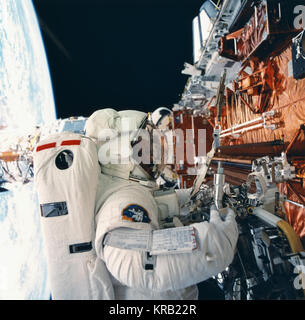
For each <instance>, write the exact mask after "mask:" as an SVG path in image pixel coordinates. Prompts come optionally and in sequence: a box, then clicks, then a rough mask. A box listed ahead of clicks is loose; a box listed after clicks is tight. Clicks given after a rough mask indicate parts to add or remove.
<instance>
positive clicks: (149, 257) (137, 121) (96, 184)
mask: <svg viewBox="0 0 305 320" xmlns="http://www.w3.org/2000/svg"><path fill="white" fill-rule="evenodd" d="M153 127H154V126H153V124H152V123H150V121H149V118H148V116H147V114H146V113H144V112H139V111H134V110H127V111H120V112H117V111H115V110H114V109H102V110H98V111H96V112H95V113H93V114H92V115H91V116H90V117H89V119H88V120H87V123H86V128H85V129H86V137H84V136H80V135H77V134H73V133H62V134H59V135H55V136H51V137H49V138H48V140H46V141H43V142H41V143H40V144H39V145H38V146H37V149H36V153H35V155H34V169H35V181H36V188H37V191H38V196H39V202H40V206H41V218H42V228H43V235H44V242H45V251H46V256H47V262H48V269H49V278H50V285H51V290H52V296H53V298H54V299H117V300H125V299H126V300H127V299H132V300H134V299H145V300H152V299H158V300H160V299H173V300H178V299H179V300H180V299H187V300H191V299H197V298H198V288H197V286H196V284H197V283H200V282H202V281H204V280H206V279H209V278H210V277H212V276H215V275H217V274H218V273H220V272H222V271H224V270H225V269H226V268H227V267H228V266H229V264H230V263H231V262H232V260H233V257H234V251H235V247H236V243H237V238H238V229H237V224H236V221H235V214H234V212H233V211H232V210H230V209H228V210H227V215H226V219H225V220H222V219H221V218H220V216H219V213H218V212H217V210H216V209H215V208H212V209H211V217H210V221H209V222H207V221H205V222H200V223H194V224H192V225H191V226H190V227H192V230H193V235H192V236H193V237H194V238H195V240H196V248H192V250H189V251H185V252H184V251H181V252H180V251H179V248H178V249H177V248H175V250H173V251H171V250H170V248H169V249H168V248H167V249H168V250H167V251H164V252H162V246H163V244H162V243H161V244H160V243H158V246H159V248H161V251H160V253H155V254H150V252H148V251H147V250H146V243H144V242H141V241H142V240H143V235H145V236H146V235H147V234H150V233H151V232H155V231H158V232H161V233H160V235H161V239H164V238H162V236H163V237H164V236H165V235H166V233H168V232H169V230H171V231H176V230H177V232H178V231H179V230H180V229H179V226H181V224H180V223H179V214H180V212H181V207H182V205H183V203H184V202H185V201H187V199H188V194H187V193H185V192H181V191H179V190H178V191H175V190H174V189H172V190H167V189H165V190H164V189H160V188H159V186H158V185H157V184H156V178H157V177H158V175H159V174H160V171H161V170H162V168H164V164H162V163H158V164H154V163H144V162H143V163H141V162H140V161H138V159H137V160H136V161H135V160H134V151H135V150H137V152H136V153H139V149H137V147H139V145H141V143H142V147H143V145H144V144H143V142H144V141H145V139H146V138H147V137H148V140H150V138H151V136H152V134H151V133H152V130H151V129H152V128H153ZM141 130H142V131H143V132H144V131H147V132H148V133H149V134H148V135H144V134H143V135H141V134H139V132H142V131H141ZM143 132H142V133H143ZM145 137H146V138H145ZM154 147H155V146H154V145H153V146H150V149H149V150H150V151H152V153H153V152H154ZM142 151H143V150H141V152H142ZM141 152H140V153H141ZM67 155H68V156H69V161H68V160H67V161H65V160H64V158H65V157H66V156H67ZM143 156H144V155H143V154H142V160H143ZM71 159H72V161H71ZM149 159H150V160H151V155H150V157H149ZM54 164H55V165H54ZM169 217H172V218H173V217H174V218H173V219H172V221H174V222H173V223H174V225H173V228H169V229H168V226H167V225H166V221H168V218H169ZM177 217H178V218H177ZM175 218H177V219H175ZM178 229H179V230H178ZM181 230H182V229H181ZM120 232H121V233H120ZM179 232H180V231H179ZM122 234H123V235H125V236H124V237H122ZM120 235H121V238H118V237H120ZM117 236H118V237H117ZM116 237H117V238H116ZM165 238H166V237H165ZM109 239H115V240H116V241H114V242H111V241H108V240H109ZM153 239H154V238H153ZM164 245H165V244H164Z"/></svg>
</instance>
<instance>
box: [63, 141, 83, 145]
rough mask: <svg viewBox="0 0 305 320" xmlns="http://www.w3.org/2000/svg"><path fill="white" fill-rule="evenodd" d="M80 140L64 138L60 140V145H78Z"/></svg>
mask: <svg viewBox="0 0 305 320" xmlns="http://www.w3.org/2000/svg"><path fill="white" fill-rule="evenodd" d="M79 145H80V140H66V141H62V143H61V146H79Z"/></svg>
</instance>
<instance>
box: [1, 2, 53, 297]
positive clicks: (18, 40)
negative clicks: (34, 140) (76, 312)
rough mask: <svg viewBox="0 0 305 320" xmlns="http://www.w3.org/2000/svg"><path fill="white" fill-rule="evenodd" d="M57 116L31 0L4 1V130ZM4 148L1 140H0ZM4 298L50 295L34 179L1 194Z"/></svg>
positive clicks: (27, 126) (27, 127) (23, 127)
mask: <svg viewBox="0 0 305 320" xmlns="http://www.w3.org/2000/svg"><path fill="white" fill-rule="evenodd" d="M55 120H56V109H55V103H54V97H53V91H52V85H51V78H50V73H49V69H48V63H47V57H46V52H45V49H44V45H43V39H42V35H41V32H40V29H39V24H38V19H37V16H36V13H35V9H34V6H33V4H32V2H31V0H5V1H1V2H0V131H1V134H3V132H4V133H6V134H9V133H10V132H11V133H12V134H14V135H16V134H17V133H18V135H22V134H27V133H28V132H29V131H30V130H31V129H33V128H35V126H36V125H39V126H43V125H44V124H47V123H49V122H52V121H55ZM0 149H1V139H0ZM0 252H1V258H0V299H14V300H19V299H22V300H26V299H49V298H50V290H49V285H48V278H47V266H46V259H45V255H44V250H43V240H42V234H41V228H40V210H39V204H38V200H37V194H36V192H35V188H34V186H33V182H29V183H27V184H21V183H14V184H12V185H11V187H10V188H9V191H8V192H1V193H0Z"/></svg>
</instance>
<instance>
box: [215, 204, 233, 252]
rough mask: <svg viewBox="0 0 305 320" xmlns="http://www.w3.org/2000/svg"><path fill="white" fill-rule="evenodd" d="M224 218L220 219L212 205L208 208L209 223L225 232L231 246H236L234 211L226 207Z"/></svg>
mask: <svg viewBox="0 0 305 320" xmlns="http://www.w3.org/2000/svg"><path fill="white" fill-rule="evenodd" d="M225 211H226V215H225V220H222V219H221V217H220V214H219V212H218V210H217V209H216V207H215V206H214V205H213V206H212V207H211V210H210V223H212V224H213V225H214V226H215V227H216V228H217V229H218V230H220V231H221V232H223V233H225V235H226V236H227V238H228V239H229V241H230V243H231V246H232V248H235V247H236V243H237V239H238V227H237V223H236V220H235V212H234V211H233V210H232V209H231V208H226V209H225Z"/></svg>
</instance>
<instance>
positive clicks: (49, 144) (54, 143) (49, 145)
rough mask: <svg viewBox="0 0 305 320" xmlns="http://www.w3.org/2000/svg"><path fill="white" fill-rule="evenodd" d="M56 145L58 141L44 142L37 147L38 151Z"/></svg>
mask: <svg viewBox="0 0 305 320" xmlns="http://www.w3.org/2000/svg"><path fill="white" fill-rule="evenodd" d="M55 147H56V142H52V143H47V144H43V145H41V146H38V147H37V148H36V152H39V151H42V150H45V149H51V148H55Z"/></svg>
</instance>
